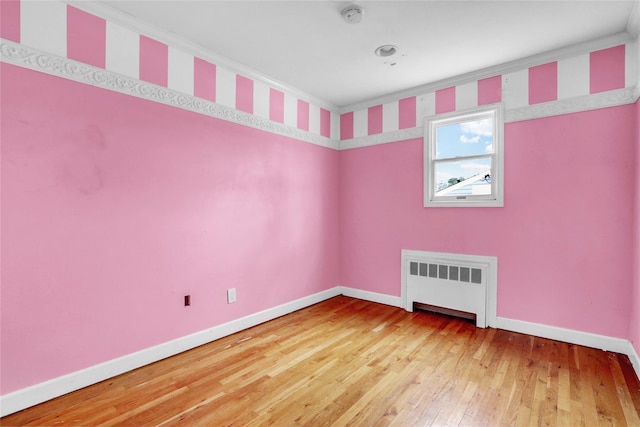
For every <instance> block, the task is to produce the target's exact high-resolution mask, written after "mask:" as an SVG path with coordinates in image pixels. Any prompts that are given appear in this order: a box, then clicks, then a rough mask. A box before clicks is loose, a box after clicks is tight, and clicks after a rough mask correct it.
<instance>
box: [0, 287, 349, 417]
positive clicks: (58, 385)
mask: <svg viewBox="0 0 640 427" xmlns="http://www.w3.org/2000/svg"><path fill="white" fill-rule="evenodd" d="M340 293H341V291H340V287H339V286H336V287H334V288H331V289H327V290H326V291H322V292H319V293H317V294H313V295H310V296H307V297H304V298H300V299H297V300H295V301H291V302H288V303H285V304H282V305H279V306H277V307H273V308H270V309H267V310H264V311H260V312H258V313H255V314H251V315H249V316H246V317H242V318H240V319H236V320H232V321H231V322H227V323H223V324H222V325H218V326H214V327H212V328H210V329H206V330H204V331H200V332H196V333H194V334H191V335H186V336H184V337H181V338H178V339H175V340H172V341H169V342H166V343H164V344H160V345H157V346H154V347H150V348H147V349H144V350H141V351H138V352H136V353H132V354H128V355H126V356H122V357H119V358H117V359H113V360H110V361H108V362H105V363H101V364H99V365H95V366H92V367H90V368H87V369H82V370H80V371H76V372H72V373H70V374H68V375H64V376H61V377H58V378H54V379H52V380H49V381H45V382H43V383H40V384H35V385H33V386H30V387H26V388H23V389H21V390H17V391H14V392H11V393H8V394H5V395H3V396H0V416H5V415H9V414H12V413H14V412H18V411H21V410H23V409H25V408H28V407H30V406H33V405H37V404H39V403H42V402H46V401H47V400H50V399H53V398H55V397H58V396H62V395H63V394H66V393H70V392H72V391H75V390H79V389H81V388H83V387H86V386H89V385H91V384H95V383H98V382H100V381H103V380H106V379H108V378H111V377H114V376H116V375H120V374H122V373H124V372H128V371H131V370H133V369H137V368H139V367H141V366H144V365H148V364H150V363H153V362H157V361H159V360H162V359H165V358H167V357H170V356H173V355H176V354H178V353H182V352H184V351H187V350H190V349H192V348H195V347H198V346H200V345H203V344H206V343H209V342H211V341H214V340H217V339H219V338H222V337H225V336H227V335H231V334H234V333H236V332H239V331H242V330H244V329H247V328H250V327H252V326H255V325H259V324H260V323H264V322H267V321H269V320H272V319H275V318H277V317H280V316H283V315H285V314H289V313H292V312H294V311H296V310H300V309H302V308H305V307H308V306H310V305H313V304H316V303H319V302H321V301H324V300H326V299H329V298H332V297H335V296H337V295H340Z"/></svg>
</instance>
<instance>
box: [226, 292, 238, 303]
mask: <svg viewBox="0 0 640 427" xmlns="http://www.w3.org/2000/svg"><path fill="white" fill-rule="evenodd" d="M234 302H236V288H231V289H227V304H231V303H234Z"/></svg>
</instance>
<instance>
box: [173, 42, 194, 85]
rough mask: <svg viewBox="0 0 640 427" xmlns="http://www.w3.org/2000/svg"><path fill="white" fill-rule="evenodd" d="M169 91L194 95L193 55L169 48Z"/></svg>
mask: <svg viewBox="0 0 640 427" xmlns="http://www.w3.org/2000/svg"><path fill="white" fill-rule="evenodd" d="M168 75H169V76H168V77H169V79H168V80H169V81H168V84H169V89H174V90H177V91H180V92H183V93H186V94H188V95H193V55H190V54H188V53H186V52H183V51H181V50H178V49H176V48H173V47H171V46H169V70H168Z"/></svg>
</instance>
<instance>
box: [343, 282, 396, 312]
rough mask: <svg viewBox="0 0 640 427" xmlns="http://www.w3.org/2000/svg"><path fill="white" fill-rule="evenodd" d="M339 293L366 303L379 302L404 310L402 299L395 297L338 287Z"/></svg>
mask: <svg viewBox="0 0 640 427" xmlns="http://www.w3.org/2000/svg"><path fill="white" fill-rule="evenodd" d="M338 289H339V293H340V294H342V295H344V296H347V297H350V298H357V299H361V300H365V301H371V302H377V303H380V304H385V305H390V306H392V307H399V308H402V298H401V297H396V296H393V295H386V294H379V293H377V292H370V291H363V290H362V289H355V288H350V287H348V286H338Z"/></svg>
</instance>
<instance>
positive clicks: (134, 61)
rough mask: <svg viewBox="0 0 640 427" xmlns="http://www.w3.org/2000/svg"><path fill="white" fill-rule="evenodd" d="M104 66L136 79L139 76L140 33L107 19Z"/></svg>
mask: <svg viewBox="0 0 640 427" xmlns="http://www.w3.org/2000/svg"><path fill="white" fill-rule="evenodd" d="M105 60H106V62H105V68H106V69H107V70H109V71H113V72H114V73H118V74H123V75H125V76H128V77H131V78H134V79H137V78H138V77H139V76H140V35H139V34H138V33H135V32H133V31H131V30H128V29H126V28H123V27H121V26H120V25H117V24H113V23H111V22H109V21H107V46H106V58H105Z"/></svg>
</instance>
